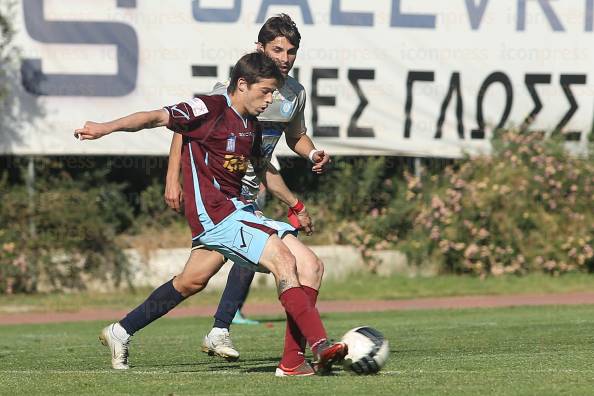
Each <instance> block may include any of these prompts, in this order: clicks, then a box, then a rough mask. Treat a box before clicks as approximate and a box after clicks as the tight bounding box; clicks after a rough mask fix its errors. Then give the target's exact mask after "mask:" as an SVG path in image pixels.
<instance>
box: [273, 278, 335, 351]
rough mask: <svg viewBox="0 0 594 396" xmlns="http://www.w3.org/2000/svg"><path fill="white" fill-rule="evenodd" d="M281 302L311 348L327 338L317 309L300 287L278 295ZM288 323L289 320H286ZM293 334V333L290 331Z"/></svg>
mask: <svg viewBox="0 0 594 396" xmlns="http://www.w3.org/2000/svg"><path fill="white" fill-rule="evenodd" d="M279 299H280V301H281V304H282V305H283V307H284V308H285V311H286V312H287V316H288V317H290V318H291V319H292V320H293V321H294V323H295V324H296V325H297V326H296V327H297V328H298V329H299V331H300V332H301V334H303V336H304V337H305V339H306V340H307V343H308V344H309V346H310V347H311V348H312V349H315V347H316V346H317V345H318V344H319V343H320V342H321V341H324V340H326V339H327V336H326V330H325V329H324V325H323V324H322V320H321V319H320V314H319V312H318V310H317V309H316V308H315V307H314V306H313V304H312V303H311V302H310V298H309V297H308V295H307V293H306V292H305V291H304V290H303V289H302V288H301V287H293V288H291V289H288V290H285V291H284V292H283V293H282V294H281V295H280V297H279ZM287 323H289V322H287ZM291 335H292V336H293V333H291Z"/></svg>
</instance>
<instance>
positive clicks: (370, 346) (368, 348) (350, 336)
mask: <svg viewBox="0 0 594 396" xmlns="http://www.w3.org/2000/svg"><path fill="white" fill-rule="evenodd" d="M342 342H344V343H346V344H347V345H348V347H349V353H348V354H347V355H346V356H345V358H344V363H343V367H344V369H345V370H348V371H352V372H354V373H356V374H375V373H377V372H378V371H380V370H381V368H382V367H383V366H384V365H385V364H386V360H388V355H389V353H390V348H389V346H388V340H386V339H385V338H384V336H383V334H382V333H380V332H379V331H377V330H376V329H374V328H372V327H369V326H361V327H356V328H354V329H352V330H349V331H347V333H346V334H345V335H344V336H343V337H342Z"/></svg>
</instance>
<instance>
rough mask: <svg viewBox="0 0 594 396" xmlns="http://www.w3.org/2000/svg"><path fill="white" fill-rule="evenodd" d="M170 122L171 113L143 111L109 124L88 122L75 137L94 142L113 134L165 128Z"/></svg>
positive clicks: (77, 131) (75, 132) (76, 131)
mask: <svg viewBox="0 0 594 396" xmlns="http://www.w3.org/2000/svg"><path fill="white" fill-rule="evenodd" d="M168 122H169V113H168V112H167V111H166V110H164V109H159V110H153V111H141V112H138V113H134V114H130V115H128V116H126V117H122V118H118V119H117V120H113V121H108V122H92V121H87V122H85V125H84V126H83V127H82V128H79V129H77V130H75V131H74V137H75V138H77V139H79V140H94V139H99V138H100V137H103V136H105V135H109V134H110V133H112V132H118V131H122V132H137V131H140V130H142V129H149V128H157V127H161V126H165V125H167V123H168Z"/></svg>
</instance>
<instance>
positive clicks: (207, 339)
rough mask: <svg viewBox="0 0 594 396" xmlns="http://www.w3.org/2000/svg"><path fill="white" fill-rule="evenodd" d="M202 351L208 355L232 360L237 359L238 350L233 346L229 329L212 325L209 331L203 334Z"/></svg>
mask: <svg viewBox="0 0 594 396" xmlns="http://www.w3.org/2000/svg"><path fill="white" fill-rule="evenodd" d="M202 352H204V353H208V354H209V355H210V356H214V355H216V356H220V357H222V358H225V359H227V360H228V361H230V362H233V361H235V360H237V359H239V351H238V350H237V349H235V347H234V346H233V342H231V336H230V335H229V330H227V329H220V328H218V327H213V328H212V330H211V331H210V333H208V334H207V335H206V336H204V341H202Z"/></svg>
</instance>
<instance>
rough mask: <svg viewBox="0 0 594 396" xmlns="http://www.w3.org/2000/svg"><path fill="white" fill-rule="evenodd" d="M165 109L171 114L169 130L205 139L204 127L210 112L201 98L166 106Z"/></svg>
mask: <svg viewBox="0 0 594 396" xmlns="http://www.w3.org/2000/svg"><path fill="white" fill-rule="evenodd" d="M164 109H165V110H166V111H167V112H168V113H169V123H168V124H167V128H168V129H170V130H172V131H173V132H176V133H180V134H182V135H185V136H189V137H193V138H201V137H204V133H205V131H204V129H205V128H203V125H204V124H205V121H206V119H207V118H208V115H209V114H210V111H209V109H208V107H207V106H206V103H205V102H204V101H203V100H202V99H201V98H200V97H196V98H192V99H190V100H186V101H184V102H180V103H178V104H175V105H171V106H165V107H164Z"/></svg>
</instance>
